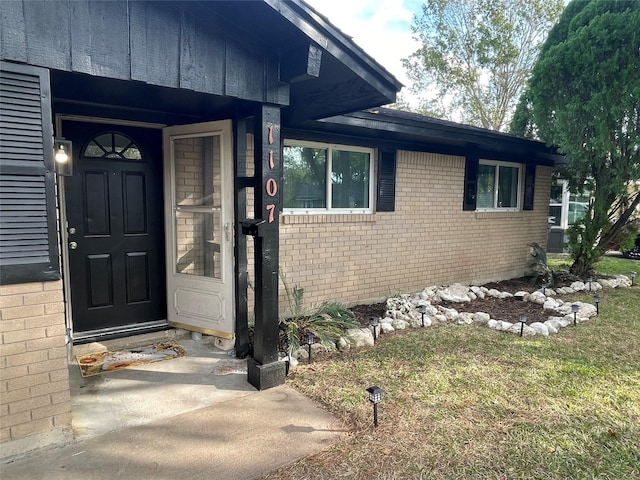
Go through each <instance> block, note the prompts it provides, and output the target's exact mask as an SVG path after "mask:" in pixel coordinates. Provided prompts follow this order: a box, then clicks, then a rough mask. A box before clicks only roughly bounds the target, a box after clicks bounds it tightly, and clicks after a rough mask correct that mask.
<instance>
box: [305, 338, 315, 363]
mask: <svg viewBox="0 0 640 480" xmlns="http://www.w3.org/2000/svg"><path fill="white" fill-rule="evenodd" d="M314 343H316V336H315V335H314V334H313V333H311V332H309V333H307V346H308V347H309V361H308V362H307V363H311V345H313V344H314Z"/></svg>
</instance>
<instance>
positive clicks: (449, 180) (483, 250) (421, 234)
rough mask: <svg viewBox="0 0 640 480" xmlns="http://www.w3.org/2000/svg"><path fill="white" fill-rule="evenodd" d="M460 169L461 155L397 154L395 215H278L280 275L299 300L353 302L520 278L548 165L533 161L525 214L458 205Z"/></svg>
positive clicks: (540, 221)
mask: <svg viewBox="0 0 640 480" xmlns="http://www.w3.org/2000/svg"><path fill="white" fill-rule="evenodd" d="M513 161H514V162H518V161H519V160H518V159H517V158H514V159H513ZM464 167H465V161H464V158H463V157H457V156H447V155H439V154H429V153H419V152H407V151H399V152H398V156H397V178H396V211H395V212H384V213H375V214H373V215H316V216H314V215H300V216H297V215H285V216H281V226H280V268H281V270H282V271H283V272H284V274H285V275H286V278H287V280H288V282H289V283H290V284H291V286H293V285H294V284H297V285H299V286H300V287H302V288H304V289H305V302H307V303H308V304H309V303H314V302H319V301H323V300H337V301H340V302H344V303H347V304H353V303H357V302H362V301H365V300H374V299H378V298H382V297H386V296H389V295H392V294H394V293H397V292H413V291H417V290H420V289H423V288H424V287H426V286H429V285H434V284H449V283H454V282H462V283H467V284H471V283H476V284H478V283H484V282H488V281H493V280H499V279H505V278H513V277H517V276H521V275H523V274H524V273H525V272H526V263H527V260H528V255H529V247H528V244H529V243H531V242H538V243H540V244H541V245H545V244H546V236H547V207H548V199H549V190H550V185H551V168H548V167H538V168H537V172H536V186H535V204H534V210H533V211H519V212H488V213H481V212H465V211H463V210H462V194H463V183H464ZM280 305H281V310H282V309H284V308H286V301H285V297H284V292H283V289H281V291H280Z"/></svg>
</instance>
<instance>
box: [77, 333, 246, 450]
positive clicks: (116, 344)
mask: <svg viewBox="0 0 640 480" xmlns="http://www.w3.org/2000/svg"><path fill="white" fill-rule="evenodd" d="M162 340H176V341H177V342H178V343H179V344H180V346H181V347H182V348H184V349H185V351H186V352H187V355H186V356H184V357H180V358H175V359H171V360H164V361H161V362H156V363H149V364H146V365H140V366H136V367H133V368H125V369H122V370H116V371H113V372H109V373H106V374H98V375H93V376H91V377H82V376H81V375H80V368H79V367H78V364H77V363H76V360H75V355H76V354H79V353H93V352H96V351H101V350H104V349H107V350H114V349H122V348H131V347H134V346H142V345H149V344H151V343H154V342H157V341H162ZM213 340H214V338H213V337H207V336H203V338H202V340H199V341H195V340H192V339H191V337H190V336H189V335H188V334H186V333H183V334H180V331H178V334H177V335H176V331H175V330H168V331H166V332H159V333H155V334H148V335H138V336H135V337H129V338H125V339H117V340H109V341H106V342H101V343H99V344H95V343H93V344H86V345H78V346H75V347H74V358H71V359H70V360H69V381H70V384H71V402H72V418H73V420H72V422H73V433H74V437H75V438H76V440H84V439H87V438H92V437H95V436H98V435H102V434H105V433H108V432H111V431H114V430H122V429H125V428H129V427H133V426H136V425H144V424H146V423H149V422H152V421H156V420H160V419H162V418H170V417H174V416H176V415H180V414H182V413H186V412H191V411H193V410H197V409H199V408H203V407H206V406H209V405H214V404H217V403H221V402H227V401H230V400H234V399H237V398H239V397H242V396H244V395H247V394H249V393H251V392H255V391H256V389H255V388H254V387H253V386H252V385H250V384H249V383H248V382H247V375H246V373H244V374H243V373H230V374H226V375H217V374H216V371H220V370H222V368H221V367H224V366H227V367H229V368H227V370H234V369H235V370H238V371H240V370H242V369H243V370H244V371H245V372H246V360H244V361H243V360H237V359H234V358H232V357H230V356H229V355H227V352H225V351H223V350H220V349H218V348H216V347H215V345H214V342H213ZM236 367H237V368H236Z"/></svg>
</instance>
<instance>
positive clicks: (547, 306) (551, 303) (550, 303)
mask: <svg viewBox="0 0 640 480" xmlns="http://www.w3.org/2000/svg"><path fill="white" fill-rule="evenodd" d="M559 306H560V304H558V302H557V301H556V300H555V299H553V298H547V300H546V301H545V302H544V303H543V304H542V308H544V310H545V311H552V312H553V311H555V310H557V309H558V307H559Z"/></svg>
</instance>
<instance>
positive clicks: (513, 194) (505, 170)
mask: <svg viewBox="0 0 640 480" xmlns="http://www.w3.org/2000/svg"><path fill="white" fill-rule="evenodd" d="M518 173H519V170H518V169H517V168H514V167H504V166H500V172H499V177H498V182H499V185H498V205H497V206H498V208H516V207H517V206H518Z"/></svg>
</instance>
